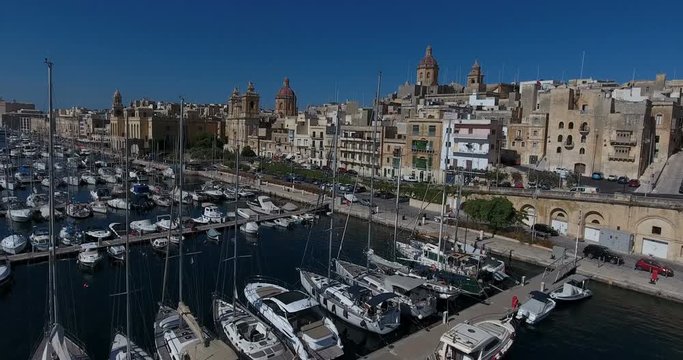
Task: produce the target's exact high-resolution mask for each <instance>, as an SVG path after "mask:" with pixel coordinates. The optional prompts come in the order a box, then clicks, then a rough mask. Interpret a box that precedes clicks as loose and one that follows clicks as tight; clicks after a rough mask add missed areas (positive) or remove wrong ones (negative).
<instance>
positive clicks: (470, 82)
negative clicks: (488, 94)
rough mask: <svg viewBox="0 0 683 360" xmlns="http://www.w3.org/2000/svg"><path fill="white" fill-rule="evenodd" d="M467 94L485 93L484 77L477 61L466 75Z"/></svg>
mask: <svg viewBox="0 0 683 360" xmlns="http://www.w3.org/2000/svg"><path fill="white" fill-rule="evenodd" d="M466 91H467V92H468V93H477V92H484V91H486V84H485V83H484V75H483V74H482V73H481V66H480V65H479V60H476V59H475V60H474V64H472V69H470V72H469V74H467V88H466Z"/></svg>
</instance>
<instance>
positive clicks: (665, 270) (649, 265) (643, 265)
mask: <svg viewBox="0 0 683 360" xmlns="http://www.w3.org/2000/svg"><path fill="white" fill-rule="evenodd" d="M655 269H656V270H657V271H658V272H659V273H660V274H661V275H663V276H666V277H669V276H674V271H673V269H672V268H670V267H668V266H665V265H662V264H660V263H658V262H657V261H655V260H653V259H649V258H642V259H640V260H638V262H636V270H642V271H648V272H652V271H654V270H655Z"/></svg>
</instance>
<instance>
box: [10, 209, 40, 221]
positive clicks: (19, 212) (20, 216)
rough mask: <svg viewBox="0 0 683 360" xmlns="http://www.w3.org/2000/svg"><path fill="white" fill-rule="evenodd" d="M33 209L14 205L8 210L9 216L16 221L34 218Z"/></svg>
mask: <svg viewBox="0 0 683 360" xmlns="http://www.w3.org/2000/svg"><path fill="white" fill-rule="evenodd" d="M33 213H34V210H33V209H27V208H19V207H12V208H10V209H9V210H7V214H9V218H10V219H11V220H12V221H14V222H29V221H31V219H32V218H33Z"/></svg>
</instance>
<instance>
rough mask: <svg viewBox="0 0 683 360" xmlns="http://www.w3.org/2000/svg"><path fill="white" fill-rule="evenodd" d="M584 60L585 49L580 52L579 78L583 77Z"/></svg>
mask: <svg viewBox="0 0 683 360" xmlns="http://www.w3.org/2000/svg"><path fill="white" fill-rule="evenodd" d="M585 60H586V50H584V51H583V52H582V53H581V73H580V74H579V79H583V63H584V61H585Z"/></svg>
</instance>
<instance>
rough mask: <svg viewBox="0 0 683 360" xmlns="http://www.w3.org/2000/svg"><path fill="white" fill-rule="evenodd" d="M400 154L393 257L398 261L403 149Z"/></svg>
mask: <svg viewBox="0 0 683 360" xmlns="http://www.w3.org/2000/svg"><path fill="white" fill-rule="evenodd" d="M400 151H401V152H400V153H399V154H398V180H397V181H396V218H395V219H394V248H393V249H392V251H393V254H392V255H393V256H392V259H393V261H396V242H397V241H398V200H399V196H400V195H401V160H402V159H403V149H401V150H400Z"/></svg>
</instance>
